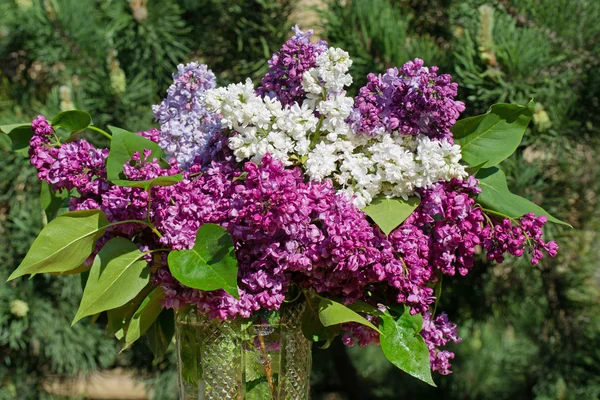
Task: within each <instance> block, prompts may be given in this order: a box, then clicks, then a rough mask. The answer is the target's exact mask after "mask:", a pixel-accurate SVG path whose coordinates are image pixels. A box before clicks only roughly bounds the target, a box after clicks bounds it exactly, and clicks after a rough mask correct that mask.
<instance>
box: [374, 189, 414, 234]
mask: <svg viewBox="0 0 600 400" xmlns="http://www.w3.org/2000/svg"><path fill="white" fill-rule="evenodd" d="M420 203H421V199H419V198H418V197H416V196H411V197H409V198H408V200H404V199H403V198H401V197H387V196H377V197H375V198H374V199H373V201H372V202H371V204H369V205H368V206H366V207H365V208H364V209H363V211H364V212H365V214H367V215H368V216H369V217H371V219H373V221H374V222H375V223H376V224H377V226H378V227H379V228H380V229H381V230H382V232H383V233H385V234H386V235H389V234H390V232H392V231H393V230H394V229H396V228H397V227H398V226H400V224H401V223H402V222H404V220H405V219H406V218H408V216H409V215H410V214H412V212H413V211H415V209H416V208H417V207H418V206H419V204H420Z"/></svg>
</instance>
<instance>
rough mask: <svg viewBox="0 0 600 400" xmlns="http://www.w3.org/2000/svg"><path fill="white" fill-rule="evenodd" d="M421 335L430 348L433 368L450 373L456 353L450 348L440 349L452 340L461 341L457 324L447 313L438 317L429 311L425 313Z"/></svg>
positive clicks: (444, 373)
mask: <svg viewBox="0 0 600 400" xmlns="http://www.w3.org/2000/svg"><path fill="white" fill-rule="evenodd" d="M421 336H422V337H423V339H424V340H425V343H427V347H428V348H429V357H430V359H431V369H432V370H434V371H438V372H439V373H440V374H442V375H448V374H450V373H451V371H450V360H452V359H453V358H454V353H452V352H450V351H448V350H440V348H441V347H444V346H446V345H447V344H448V343H450V342H454V343H459V342H460V341H461V338H460V337H458V332H457V330H456V325H455V324H453V323H452V322H450V321H449V320H448V316H447V315H446V314H445V313H441V314H440V315H438V316H437V317H435V318H434V317H433V315H432V314H431V313H429V312H427V313H425V314H423V329H422V330H421Z"/></svg>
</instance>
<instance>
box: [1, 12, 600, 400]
mask: <svg viewBox="0 0 600 400" xmlns="http://www.w3.org/2000/svg"><path fill="white" fill-rule="evenodd" d="M295 3H296V0H252V1H245V0H230V1H224V0H163V1H158V0H148V1H147V2H146V1H144V0H131V1H127V0H96V1H94V0H86V1H81V0H0V60H1V61H0V124H4V123H15V122H22V121H28V120H31V119H32V118H33V117H34V116H35V115H37V114H39V113H45V114H48V115H54V114H56V113H58V112H59V111H61V110H65V109H70V108H80V109H84V110H86V111H89V112H90V113H91V114H92V115H93V116H94V122H95V123H96V124H98V125H105V124H112V125H117V126H122V127H124V128H128V129H131V130H134V129H135V130H141V129H146V128H148V127H150V126H152V124H153V120H152V116H151V111H150V105H152V104H155V103H157V102H158V101H159V100H160V98H161V96H162V94H163V93H164V91H165V90H166V88H167V87H168V84H169V82H170V77H171V73H172V72H173V71H174V69H175V65H176V64H177V63H179V62H186V61H190V60H196V59H197V60H200V61H201V62H205V63H207V64H208V65H209V66H210V67H211V68H212V69H213V71H215V73H217V75H218V78H219V84H226V83H229V82H231V81H237V80H241V79H242V78H244V77H246V76H251V77H252V78H253V79H255V80H257V79H259V78H260V76H261V75H262V74H263V73H264V71H265V69H266V58H267V57H268V56H269V55H270V54H271V53H272V52H274V51H275V50H276V49H278V48H279V46H280V45H281V43H283V42H284V41H285V39H286V38H287V37H288V36H289V32H290V31H289V28H290V26H291V25H292V24H291V20H290V14H291V13H292V10H293V7H294V5H295ZM324 3H326V4H325V5H326V6H323V7H321V10H322V11H321V12H320V13H319V17H320V18H319V23H318V25H319V26H318V32H319V35H320V36H321V37H323V38H324V39H326V40H328V41H329V42H330V44H331V45H333V46H339V47H343V48H345V49H346V50H347V51H348V52H349V53H350V55H351V56H352V58H353V59H354V66H353V68H352V72H353V76H354V82H355V83H354V85H353V89H352V90H357V88H358V87H360V86H361V85H362V84H363V82H364V81H365V76H366V74H367V73H368V72H371V71H372V72H383V71H384V70H385V69H386V68H389V67H391V66H394V65H401V64H403V63H404V62H406V61H407V60H409V59H412V58H414V57H419V58H423V59H424V60H425V61H426V63H427V64H429V65H438V66H440V69H441V71H442V72H447V73H451V74H452V75H453V76H454V79H455V80H456V81H457V82H458V83H459V85H460V90H459V93H460V97H461V98H462V100H463V101H465V103H466V105H467V111H466V113H465V116H466V115H474V114H479V113H482V112H485V110H486V109H487V107H488V106H489V105H490V104H492V103H494V102H499V101H505V102H515V103H520V104H524V103H526V102H527V101H528V100H529V99H530V98H532V97H533V98H535V101H536V113H535V116H534V122H533V124H532V125H531V128H530V129H529V130H528V132H527V133H526V136H525V140H524V143H523V145H522V146H521V147H520V148H519V149H518V151H517V153H516V154H515V155H514V156H513V157H511V158H510V159H509V160H507V161H505V162H504V163H503V165H502V168H503V169H504V170H505V172H506V173H507V175H508V178H509V183H510V186H511V189H512V190H513V191H514V192H515V193H518V194H521V195H523V196H525V197H527V198H529V199H532V200H534V201H535V202H537V203H538V204H540V205H542V206H543V207H544V208H545V209H546V210H548V211H549V212H550V213H552V214H553V215H556V216H557V217H559V218H561V219H563V220H566V221H567V222H569V223H571V224H572V225H573V226H574V227H575V228H576V229H575V230H565V229H563V228H559V227H550V229H548V233H547V236H548V237H552V238H554V239H555V240H557V241H558V242H559V244H560V246H561V251H560V254H559V257H557V259H555V260H545V261H544V262H542V264H541V265H540V266H539V267H532V266H530V265H529V264H528V263H527V262H523V261H515V260H507V261H506V262H505V263H504V264H502V265H491V264H489V263H486V262H484V261H481V262H480V263H479V265H478V266H477V267H476V268H475V269H474V270H473V271H472V272H471V273H470V274H469V275H468V276H467V277H466V278H460V279H455V280H454V279H448V280H446V281H444V294H443V296H442V300H441V305H440V307H441V309H444V310H446V311H447V312H448V313H449V314H450V317H451V319H453V320H454V321H455V322H457V323H458V324H459V327H460V333H461V334H462V336H463V337H464V341H463V343H461V344H459V345H456V346H454V348H453V350H454V351H455V352H456V358H455V360H454V363H453V364H454V368H453V369H454V374H453V375H451V376H449V377H440V376H437V377H435V380H436V382H437V383H438V386H439V388H438V389H434V388H429V387H426V385H424V384H421V383H419V382H417V381H416V380H414V379H411V378H410V377H407V376H406V375H404V374H402V373H401V372H399V371H397V370H396V369H395V368H393V367H391V366H390V365H389V364H388V363H387V361H386V360H385V358H384V357H383V355H382V354H381V351H380V349H378V348H376V347H372V348H371V347H370V348H367V349H356V348H352V349H350V350H346V349H345V348H344V347H343V346H341V345H340V344H339V343H334V344H333V345H332V347H331V348H330V349H329V350H327V351H321V350H317V351H315V360H314V372H313V390H312V393H313V398H314V399H402V398H406V399H408V398H420V399H495V400H496V399H512V398H518V399H540V400H542V399H543V400H546V399H558V400H562V399H575V398H577V399H597V398H600V367H599V365H600V292H599V290H598V289H599V287H598V285H599V283H600V272H599V268H598V267H599V261H600V250H599V249H600V246H599V245H600V240H599V238H598V232H599V231H600V209H599V206H598V195H599V194H600V166H599V165H598V156H597V153H598V150H599V149H600V143H599V141H600V135H599V133H600V117H599V115H600V113H599V112H598V111H599V108H600V74H598V72H597V71H598V68H599V66H600V65H599V64H600V46H599V45H598V42H599V41H600V26H599V25H598V24H597V22H596V21H598V20H600V2H598V1H597V0H487V1H484V0H346V1H343V0H336V1H331V2H324ZM294 22H295V21H294ZM298 22H299V23H300V25H301V26H302V27H303V28H310V27H307V26H303V24H302V21H298ZM94 140H98V141H99V142H100V141H101V140H102V139H94ZM39 190H40V187H39V183H38V182H37V178H36V177H35V172H34V171H33V169H32V168H31V167H29V164H28V161H27V159H26V158H24V157H23V156H20V155H14V154H11V153H10V152H8V151H6V150H0V238H2V240H0V282H4V281H5V279H6V277H7V276H8V275H9V273H10V272H11V271H12V270H13V269H14V267H15V266H16V265H17V264H18V263H19V261H20V259H21V258H22V257H23V256H24V254H25V253H26V251H27V249H28V247H29V245H30V243H31V242H32V240H33V238H34V237H35V235H36V234H37V232H39V229H40V228H41V226H42V224H43V222H44V221H43V219H42V213H41V208H40V204H39V200H38V198H37V197H38V193H39ZM80 295H81V289H80V284H79V282H78V278H76V277H66V278H65V277H62V278H54V277H50V276H36V277H35V278H34V279H32V280H26V279H20V280H17V281H16V282H14V283H13V282H11V283H9V284H0V399H39V398H40V399H43V398H53V397H52V396H50V395H48V394H46V393H45V392H44V391H43V390H42V381H43V379H44V378H45V377H48V376H72V375H76V374H77V373H79V372H85V371H90V370H94V369H98V368H100V369H104V368H112V367H115V366H122V367H127V368H134V369H136V370H137V371H139V373H140V374H141V375H142V376H143V377H144V378H146V379H147V380H148V384H149V385H150V386H151V387H152V388H153V389H154V390H155V391H154V397H155V398H156V399H170V398H174V396H175V394H176V387H175V385H174V379H173V378H174V370H173V357H172V354H171V356H170V358H167V360H166V361H164V362H162V363H160V364H158V365H153V364H152V362H151V359H150V355H149V354H148V353H149V352H148V351H147V349H146V348H145V347H144V344H143V343H141V344H139V345H136V346H135V347H134V349H133V350H132V351H128V352H125V353H122V354H120V355H118V354H117V353H118V347H117V345H116V343H115V342H114V341H113V340H111V339H109V338H108V337H106V336H105V335H104V334H103V332H102V330H101V329H100V327H98V325H95V326H89V324H87V323H85V322H84V323H83V324H78V325H76V326H75V328H70V320H71V319H72V316H73V315H74V313H75V310H76V307H77V304H78V300H79V296H80ZM14 300H21V301H23V302H25V303H26V304H27V306H28V309H29V310H28V312H27V314H26V315H25V316H19V315H22V314H19V312H18V310H14V309H12V310H11V305H14V304H15V303H14ZM21 311H22V310H21ZM99 322H100V324H102V321H99Z"/></svg>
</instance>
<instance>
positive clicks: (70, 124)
mask: <svg viewBox="0 0 600 400" xmlns="http://www.w3.org/2000/svg"><path fill="white" fill-rule="evenodd" d="M91 123H92V117H91V116H90V114H88V113H86V112H85V111H81V110H69V111H63V112H61V113H60V114H58V115H57V116H56V117H54V118H53V119H52V127H53V128H64V129H66V130H68V131H70V132H71V133H77V132H80V131H82V130H84V129H85V128H87V127H88V126H90V124H91Z"/></svg>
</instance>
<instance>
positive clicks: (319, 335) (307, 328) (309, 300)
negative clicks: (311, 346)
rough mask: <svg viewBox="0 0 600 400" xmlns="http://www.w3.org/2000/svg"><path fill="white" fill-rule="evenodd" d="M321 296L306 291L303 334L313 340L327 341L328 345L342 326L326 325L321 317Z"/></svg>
mask: <svg viewBox="0 0 600 400" xmlns="http://www.w3.org/2000/svg"><path fill="white" fill-rule="evenodd" d="M320 303H321V297H320V296H317V295H315V294H314V293H309V292H307V293H306V306H305V309H304V312H303V313H302V334H303V335H304V337H305V338H307V339H308V340H312V341H313V342H321V341H326V342H327V344H326V346H327V345H328V344H329V343H330V342H331V340H333V339H334V338H335V337H336V336H337V335H338V333H339V331H340V326H339V325H336V326H330V327H326V326H325V325H323V323H322V322H321V319H320V318H319V304H320Z"/></svg>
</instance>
